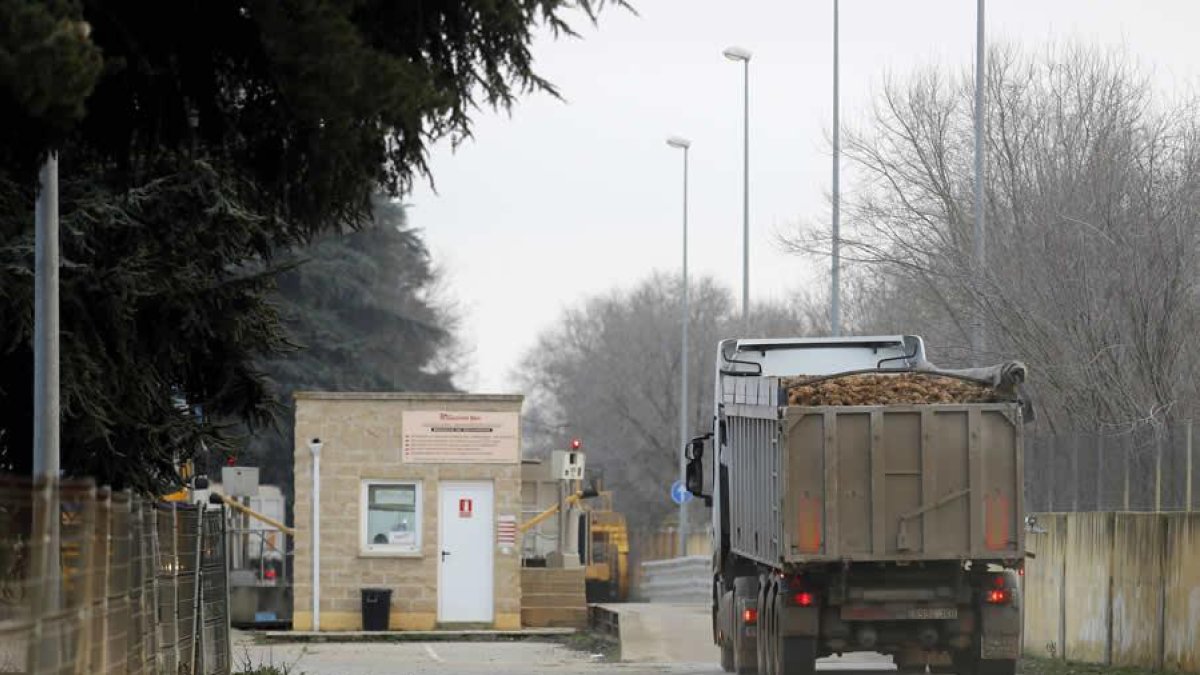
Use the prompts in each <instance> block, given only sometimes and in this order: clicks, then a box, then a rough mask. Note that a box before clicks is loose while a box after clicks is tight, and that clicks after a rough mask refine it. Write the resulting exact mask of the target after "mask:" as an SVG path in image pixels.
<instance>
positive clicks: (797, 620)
mask: <svg viewBox="0 0 1200 675" xmlns="http://www.w3.org/2000/svg"><path fill="white" fill-rule="evenodd" d="M820 630H821V610H820V609H818V608H817V607H780V608H779V634H780V635H781V636H782V637H817V635H818V634H819V633H820Z"/></svg>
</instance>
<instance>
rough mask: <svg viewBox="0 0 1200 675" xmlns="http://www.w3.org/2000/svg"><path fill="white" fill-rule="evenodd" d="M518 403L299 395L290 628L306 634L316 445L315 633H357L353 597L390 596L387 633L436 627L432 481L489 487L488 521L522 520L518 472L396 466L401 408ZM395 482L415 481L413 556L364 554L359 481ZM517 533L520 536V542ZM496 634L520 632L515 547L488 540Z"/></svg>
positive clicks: (510, 402)
mask: <svg viewBox="0 0 1200 675" xmlns="http://www.w3.org/2000/svg"><path fill="white" fill-rule="evenodd" d="M521 403H522V398H521V397H520V396H507V395H506V396H495V395H472V394H408V393H394V394H393V393H377V394H374V393H364V394H353V393H303V392H302V393H297V394H296V436H295V492H296V504H295V510H294V514H295V520H294V523H295V527H296V537H295V540H294V545H295V565H294V577H293V583H294V608H295V609H294V612H293V619H292V624H293V628H294V629H296V630H311V629H312V625H313V616H312V494H311V493H312V490H311V486H312V466H313V461H312V454H311V452H310V450H309V441H310V440H311V439H313V438H320V439H321V441H322V443H323V444H324V445H323V448H322V450H321V514H320V516H321V584H320V612H321V615H320V628H321V630H322V631H341V630H359V629H361V627H362V623H361V607H360V605H361V600H360V591H361V589H363V588H375V587H378V588H389V589H391V590H392V605H391V620H390V628H391V629H392V630H430V629H433V628H436V627H437V609H438V595H437V583H438V564H439V556H438V484H439V482H440V481H443V480H490V481H492V483H493V489H494V497H495V502H494V509H495V519H496V521H497V522H498V521H499V519H500V517H502V516H514V517H516V518H517V519H518V520H519V519H520V515H521V466H520V464H519V462H518V463H513V464H415V463H414V464H406V463H404V462H403V461H401V437H402V435H403V433H404V430H403V428H402V426H403V425H402V413H403V412H404V411H406V410H430V411H439V410H446V411H479V412H520V409H521ZM366 479H402V480H415V481H420V483H421V500H422V505H421V506H422V523H421V546H420V551H419V553H413V554H395V553H392V554H379V553H373V552H364V551H363V550H362V546H361V541H360V537H361V534H360V532H361V531H360V518H361V516H362V514H361V513H360V510H361V508H362V490H363V487H362V481H363V480H366ZM518 536H519V535H518ZM492 545H493V547H494V548H493V551H494V553H493V559H494V561H495V578H494V580H493V588H494V591H495V602H494V617H495V621H494V625H493V627H494V628H497V629H502V630H509V629H516V628H519V627H520V625H521V584H520V554H519V552H520V550H521V542H520V540H519V539H518V541H517V542H516V545H515V546H513V547H512V548H511V549H508V552H507V553H506V552H504V551H502V550H501V549H500V548H499V547H498V546H497V545H496V540H495V536H494V534H493V540H492Z"/></svg>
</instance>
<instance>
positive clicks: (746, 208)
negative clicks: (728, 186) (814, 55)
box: [742, 57, 750, 330]
mask: <svg viewBox="0 0 1200 675" xmlns="http://www.w3.org/2000/svg"><path fill="white" fill-rule="evenodd" d="M749 329H750V58H749V57H746V58H745V59H743V60H742V330H749Z"/></svg>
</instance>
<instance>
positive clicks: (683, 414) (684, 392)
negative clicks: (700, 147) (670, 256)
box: [667, 136, 692, 555]
mask: <svg viewBox="0 0 1200 675" xmlns="http://www.w3.org/2000/svg"><path fill="white" fill-rule="evenodd" d="M667 145H669V146H671V147H672V148H676V149H679V150H683V314H682V316H681V317H680V319H681V321H680V323H682V324H683V333H682V339H681V343H680V351H679V365H680V372H681V375H680V377H679V447H678V451H679V480H681V481H683V482H684V484H685V485H686V484H687V462H686V460H685V459H684V452H683V449H684V446H686V445H687V442H688V419H687V408H688V321H689V313H688V245H687V244H688V228H687V226H688V149H689V148H690V147H691V146H692V143H691V141H689V140H687V139H686V138H680V137H679V136H672V137H670V138H668V139H667ZM679 554H680V555H687V504H685V503H683V502H682V500H681V501H680V504H679Z"/></svg>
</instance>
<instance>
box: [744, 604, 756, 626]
mask: <svg viewBox="0 0 1200 675" xmlns="http://www.w3.org/2000/svg"><path fill="white" fill-rule="evenodd" d="M742 623H744V624H746V625H748V626H753V625H755V624H757V623H758V610H757V609H753V608H749V609H743V610H742Z"/></svg>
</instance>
